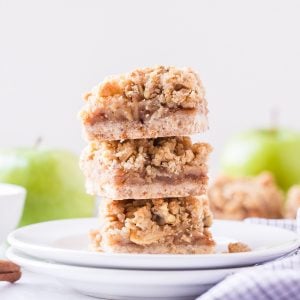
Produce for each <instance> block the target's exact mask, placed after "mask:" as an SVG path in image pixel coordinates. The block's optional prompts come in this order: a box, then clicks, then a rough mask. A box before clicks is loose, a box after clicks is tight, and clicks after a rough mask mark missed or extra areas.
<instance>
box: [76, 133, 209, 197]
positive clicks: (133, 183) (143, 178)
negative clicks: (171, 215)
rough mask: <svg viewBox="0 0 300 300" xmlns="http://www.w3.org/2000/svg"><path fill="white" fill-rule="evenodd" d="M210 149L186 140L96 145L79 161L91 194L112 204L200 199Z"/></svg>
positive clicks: (112, 142) (159, 139)
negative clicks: (112, 202) (171, 198)
mask: <svg viewBox="0 0 300 300" xmlns="http://www.w3.org/2000/svg"><path fill="white" fill-rule="evenodd" d="M210 151H211V147H210V146H209V145H208V144H205V143H195V144H192V142H191V139H190V138H188V137H171V138H157V139H139V140H125V141H110V142H93V143H90V144H89V146H88V147H87V148H86V149H85V150H84V152H83V154H82V156H81V163H80V165H81V169H82V170H83V172H84V174H85V177H86V186H87V190H88V192H89V193H91V194H97V195H100V196H104V197H107V198H113V199H128V198H137V199H139V198H142V199H145V198H158V197H184V196H189V195H201V194H203V193H204V192H205V191H206V186H207V181H208V177H207V165H206V161H207V159H208V155H209V153H210Z"/></svg>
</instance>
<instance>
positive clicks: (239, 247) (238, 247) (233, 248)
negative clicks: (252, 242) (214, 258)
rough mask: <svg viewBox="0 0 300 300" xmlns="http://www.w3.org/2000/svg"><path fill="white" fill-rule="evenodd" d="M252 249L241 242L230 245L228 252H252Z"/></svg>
mask: <svg viewBox="0 0 300 300" xmlns="http://www.w3.org/2000/svg"><path fill="white" fill-rule="evenodd" d="M250 251H251V248H250V247H249V246H248V245H246V244H244V243H241V242H236V243H229V244H228V252H229V253H238V252H250Z"/></svg>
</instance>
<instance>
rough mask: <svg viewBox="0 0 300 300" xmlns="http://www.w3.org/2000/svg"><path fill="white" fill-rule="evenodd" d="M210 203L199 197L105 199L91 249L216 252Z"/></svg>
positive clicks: (191, 252)
mask: <svg viewBox="0 0 300 300" xmlns="http://www.w3.org/2000/svg"><path fill="white" fill-rule="evenodd" d="M211 223H212V215H211V212H210V210H209V206H208V202H207V201H206V200H205V199H199V198H198V197H185V198H160V199H147V200H145V199H144V200H141V199H139V200H133V199H130V200H124V201H115V200H103V201H102V203H101V204H100V227H99V230H94V231H92V232H91V234H90V236H91V240H92V249H93V250H96V251H104V252H120V253H122V252H123V253H124V252H125V253H173V254H175V253H176V254H196V253H198V254H200V253H213V252H214V245H215V243H214V241H213V239H212V236H211V233H210V231H209V227H210V226H211Z"/></svg>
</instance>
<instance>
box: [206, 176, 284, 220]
mask: <svg viewBox="0 0 300 300" xmlns="http://www.w3.org/2000/svg"><path fill="white" fill-rule="evenodd" d="M208 196H209V200H210V205H211V209H212V211H213V213H214V216H215V217H216V218H218V219H236V220H241V219H245V218H250V217H259V218H275V219H277V218H281V217H282V204H283V194H282V192H281V191H280V190H279V188H278V187H277V185H276V183H275V180H274V177H273V176H272V175H271V173H268V172H263V173H262V174H260V175H259V176H255V177H245V178H243V177H242V178H232V177H228V176H224V175H223V176H220V177H219V178H217V179H216V181H215V182H214V183H213V184H212V186H211V187H210V188H209V189H208Z"/></svg>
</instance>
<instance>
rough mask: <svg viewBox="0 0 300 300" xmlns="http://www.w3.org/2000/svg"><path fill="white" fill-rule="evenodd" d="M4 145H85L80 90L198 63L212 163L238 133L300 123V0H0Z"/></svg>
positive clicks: (1, 130)
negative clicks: (276, 118) (274, 118)
mask: <svg viewBox="0 0 300 300" xmlns="http://www.w3.org/2000/svg"><path fill="white" fill-rule="evenodd" d="M0 34H1V35H0V43H1V44H0V137H1V138H0V147H14V146H24V145H25V146H26V145H27V146H31V145H32V144H33V143H34V141H35V139H36V138H37V137H38V136H42V137H43V139H44V144H45V145H46V146H49V147H64V148H70V149H73V150H74V151H76V152H78V153H79V151H80V149H81V148H82V147H83V145H84V142H83V141H82V140H81V135H80V124H79V122H78V120H77V119H76V114H77V111H78V110H79V108H80V106H81V105H82V100H81V95H82V93H83V92H85V91H87V90H89V89H90V88H91V87H92V86H93V85H95V84H96V83H97V82H99V81H101V80H102V79H103V77H104V76H105V75H108V74H113V73H120V72H126V71H130V70H131V69H134V68H136V67H141V66H151V65H154V64H165V65H169V64H171V65H176V66H190V67H192V68H194V69H196V70H197V71H198V72H199V73H200V75H201V78H202V80H203V82H204V85H205V87H206V90H207V99H208V102H209V108H210V127H211V130H210V131H209V133H207V134H205V135H202V136H200V137H198V138H200V139H203V140H207V141H209V142H211V143H212V144H213V146H214V148H215V152H214V155H213V156H212V168H213V170H217V168H218V157H219V154H220V153H221V151H222V147H223V145H224V143H225V141H226V140H227V139H228V137H230V136H231V135H232V134H233V133H235V132H238V131H242V130H244V129H247V128H252V127H261V126H265V125H267V124H268V119H269V117H268V115H269V111H270V109H271V108H272V107H277V108H278V109H279V110H280V119H281V124H282V125H283V126H286V127H295V128H297V127H298V128H299V127H300V124H299V121H298V120H299V107H300V105H299V100H300V74H299V73H300V1H297V0H294V1H288V0H287V1H284V0H282V1H278V0H276V1H275V0H270V1H262V0H251V1H240V0H237V1H233V0H228V1H212V0H207V1H197V0H194V1H192V0H186V1H183V0H181V1H175V0H162V1H158V0H152V1H149V0H148V1H146V0H119V1H116V0H113V1H111V0H107V1H101V0H76V1H75V0H43V1H40V0H26V1H23V0H0Z"/></svg>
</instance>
